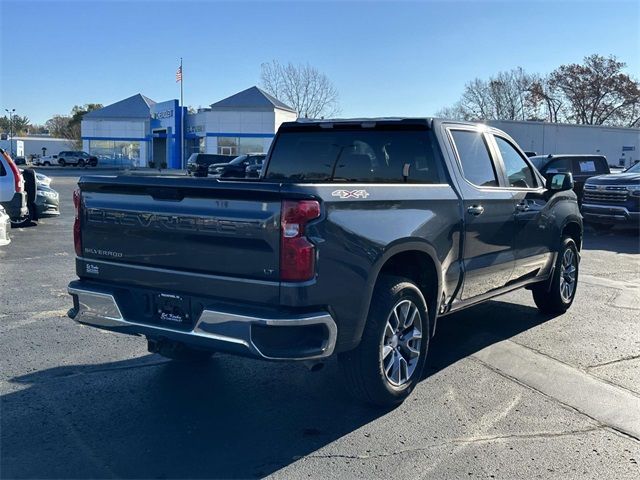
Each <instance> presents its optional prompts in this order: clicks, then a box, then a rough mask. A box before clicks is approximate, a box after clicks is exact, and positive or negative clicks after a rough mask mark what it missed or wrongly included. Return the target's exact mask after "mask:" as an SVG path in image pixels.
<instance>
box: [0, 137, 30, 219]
mask: <svg viewBox="0 0 640 480" xmlns="http://www.w3.org/2000/svg"><path fill="white" fill-rule="evenodd" d="M0 205H2V206H3V207H4V209H5V211H6V213H7V215H9V218H10V219H11V225H12V226H14V227H22V226H25V225H28V224H29V222H30V215H29V208H28V205H27V194H26V191H25V182H24V178H23V177H22V174H21V173H20V170H19V169H18V166H17V165H16V164H15V163H14V162H13V160H12V158H11V156H10V155H9V154H8V153H7V152H6V151H4V150H2V149H1V148H0Z"/></svg>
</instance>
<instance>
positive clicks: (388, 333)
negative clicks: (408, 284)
mask: <svg viewBox="0 0 640 480" xmlns="http://www.w3.org/2000/svg"><path fill="white" fill-rule="evenodd" d="M421 343H422V316H421V314H420V310H419V309H418V307H417V306H416V304H415V303H413V302H412V301H411V300H407V299H405V300H401V301H399V302H398V303H397V304H396V305H395V306H394V307H393V309H392V310H391V312H390V313H389V316H388V317H387V323H386V325H385V329H384V332H383V334H382V342H381V345H380V357H381V360H382V369H383V371H384V374H385V377H386V378H387V380H388V381H389V383H391V384H392V385H393V386H395V387H401V386H403V385H404V384H406V383H407V382H408V381H409V379H410V378H411V377H412V375H413V374H414V373H415V370H416V366H417V365H418V362H419V359H420V347H421Z"/></svg>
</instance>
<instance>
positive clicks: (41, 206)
mask: <svg viewBox="0 0 640 480" xmlns="http://www.w3.org/2000/svg"><path fill="white" fill-rule="evenodd" d="M59 197H60V196H59V194H58V192H56V191H55V190H54V189H53V188H51V187H47V186H45V185H42V184H38V190H37V193H36V200H35V207H36V219H37V218H42V217H52V216H57V215H60V198H59Z"/></svg>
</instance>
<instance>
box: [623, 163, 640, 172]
mask: <svg viewBox="0 0 640 480" xmlns="http://www.w3.org/2000/svg"><path fill="white" fill-rule="evenodd" d="M625 173H640V162H637V163H636V164H635V165H632V166H630V167H629V168H627V169H626V170H625Z"/></svg>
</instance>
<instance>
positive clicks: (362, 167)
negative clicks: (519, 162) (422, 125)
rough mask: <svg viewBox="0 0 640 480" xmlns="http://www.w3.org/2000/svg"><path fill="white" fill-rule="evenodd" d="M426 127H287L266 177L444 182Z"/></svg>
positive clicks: (440, 164) (281, 133)
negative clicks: (298, 128) (288, 128)
mask: <svg viewBox="0 0 640 480" xmlns="http://www.w3.org/2000/svg"><path fill="white" fill-rule="evenodd" d="M432 135H433V134H432V133H431V132H429V131H428V130H419V129H416V130H407V129H398V128H391V127H389V128H386V127H385V128H382V127H380V128H376V129H365V128H356V127H353V128H340V129H321V128H318V129H313V130H309V129H307V130H305V129H300V130H295V129H293V130H284V131H281V132H280V133H279V134H278V137H277V139H276V142H275V144H274V147H273V149H272V151H271V155H270V158H269V162H268V164H267V171H266V172H265V176H264V178H265V179H267V180H272V181H279V182H354V183H421V184H440V183H445V182H444V171H443V166H442V163H441V160H440V155H439V150H437V148H438V147H437V143H436V140H435V139H434V138H433V137H432Z"/></svg>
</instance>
